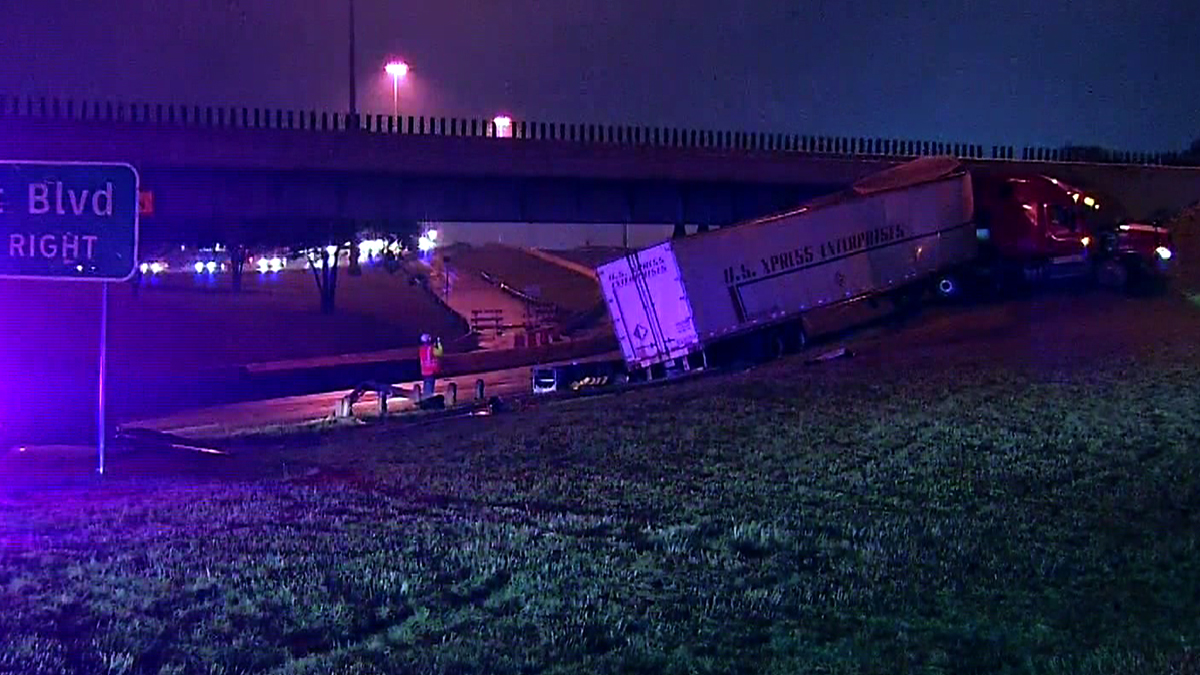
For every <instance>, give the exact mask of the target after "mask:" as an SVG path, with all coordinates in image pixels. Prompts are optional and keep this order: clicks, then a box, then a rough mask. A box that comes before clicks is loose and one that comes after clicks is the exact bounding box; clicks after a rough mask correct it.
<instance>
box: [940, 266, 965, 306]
mask: <svg viewBox="0 0 1200 675" xmlns="http://www.w3.org/2000/svg"><path fill="white" fill-rule="evenodd" d="M933 290H934V292H935V293H937V297H938V299H939V300H941V301H942V302H956V301H958V300H960V299H961V298H962V297H963V279H962V277H961V276H960V275H959V274H958V273H957V272H947V273H945V274H942V275H940V276H938V277H937V278H936V279H935V280H934V283H933Z"/></svg>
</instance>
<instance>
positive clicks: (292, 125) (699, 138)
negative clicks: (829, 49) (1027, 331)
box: [0, 95, 1200, 166]
mask: <svg viewBox="0 0 1200 675" xmlns="http://www.w3.org/2000/svg"><path fill="white" fill-rule="evenodd" d="M5 117H27V118H41V119H68V120H78V121H90V122H96V123H112V122H119V123H133V124H146V125H155V126H169V127H192V128H197V127H198V128H237V129H276V130H279V129H287V130H301V131H311V132H325V133H334V132H340V133H344V132H353V131H358V132H366V133H373V134H403V135H414V136H444V137H463V138H497V133H496V124H495V122H493V121H492V120H481V119H471V118H458V117H424V116H411V115H410V116H392V115H369V114H368V115H350V114H348V113H340V112H332V113H331V112H326V111H322V112H318V111H315V110H283V109H272V108H244V107H228V106H198V105H191V106H189V105H172V104H162V103H122V102H114V101H76V100H71V99H65V100H64V99H59V98H54V97H45V96H42V97H29V96H26V97H19V96H9V95H0V119H2V118H5ZM513 139H516V140H536V141H558V142H567V143H584V144H589V145H618V146H640V147H653V148H702V149H717V150H736V151H747V152H780V153H805V154H814V155H825V156H831V157H846V158H911V157H919V156H929V155H953V156H955V157H958V158H960V159H1003V160H1021V161H1044V162H1091V163H1104V164H1134V165H1147V166H1164V165H1166V166H1195V165H1198V164H1200V158H1196V157H1192V156H1189V155H1186V154H1184V153H1178V152H1166V153H1161V152H1160V153H1148V152H1126V151H1114V150H1106V149H1101V148H1090V147H1063V148H1050V147H1035V146H1025V147H1019V146H1012V145H980V144H974V143H954V142H943V141H918V140H905V139H895V138H867V137H844V136H809V135H799V134H780V133H762V132H740V131H716V130H709V129H681V128H673V127H645V126H614V125H603V124H577V123H571V124H567V123H561V122H557V123H556V122H536V121H526V120H514V121H513V122H512V124H511V136H503V137H501V138H499V139H498V140H513Z"/></svg>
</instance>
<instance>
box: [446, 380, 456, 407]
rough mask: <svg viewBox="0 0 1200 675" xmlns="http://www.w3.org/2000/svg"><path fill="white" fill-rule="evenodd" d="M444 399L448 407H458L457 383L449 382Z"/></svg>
mask: <svg viewBox="0 0 1200 675" xmlns="http://www.w3.org/2000/svg"><path fill="white" fill-rule="evenodd" d="M446 398H447V399H448V400H449V402H450V405H458V383H457V382H451V383H450V384H448V385H446Z"/></svg>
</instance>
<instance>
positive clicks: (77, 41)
mask: <svg viewBox="0 0 1200 675" xmlns="http://www.w3.org/2000/svg"><path fill="white" fill-rule="evenodd" d="M4 5H5V6H4V8H3V9H2V10H0V92H5V93H19V94H23V95H27V94H37V95H41V94H45V95H57V96H68V95H71V96H76V97H88V98H98V97H107V98H111V99H120V100H146V101H154V102H171V103H193V104H214V105H239V106H240V105H245V106H263V107H268V106H269V107H297V108H301V107H302V108H316V109H329V110H335V109H336V110H344V109H345V108H346V106H347V103H346V99H347V96H346V91H347V46H346V45H347V32H348V30H347V16H346V15H347V11H346V2H345V0H322V1H321V2H315V1H313V0H308V1H305V0H288V1H284V0H194V1H190V2H183V1H181V0H175V1H171V0H87V1H84V0H36V1H34V0H7V2H5V3H4ZM933 8H936V9H933ZM357 12H358V21H357V25H358V45H359V50H358V72H359V105H360V109H362V110H365V111H369V112H382V113H387V112H390V111H391V107H392V98H391V85H390V81H389V80H388V79H387V76H386V75H384V74H383V70H382V66H383V64H384V62H385V61H386V60H387V59H388V58H389V57H391V56H398V57H402V58H404V59H405V60H407V61H408V62H409V63H410V64H411V65H412V67H413V72H412V77H411V78H410V81H408V82H407V83H405V85H404V88H403V91H402V94H401V105H402V107H403V110H404V112H407V113H409V114H426V115H429V114H448V115H457V116H480V117H485V116H486V117H491V116H492V115H494V114H496V113H497V112H507V113H510V114H512V115H513V116H514V117H516V118H525V119H537V120H542V121H581V122H609V123H614V124H640V125H655V126H692V127H701V128H716V129H734V130H751V131H780V132H788V133H803V134H826V135H856V136H890V137H899V138H912V139H929V140H951V141H953V140H958V141H966V142H974V143H981V144H991V143H1011V144H1043V145H1058V144H1063V143H1067V142H1073V143H1081V144H1101V145H1107V146H1110V147H1116V148H1121V149H1129V150H1168V149H1182V148H1183V147H1185V146H1186V145H1188V144H1189V143H1190V142H1191V141H1192V140H1193V139H1194V138H1197V137H1200V67H1198V64H1200V33H1198V32H1197V31H1198V28H1197V27H1198V26H1200V2H1197V1H1196V0H1151V1H1148V0H1096V1H1095V2H1062V1H1056V0H1003V1H1001V0H971V1H970V2H968V1H966V0H943V1H938V2H925V1H919V0H876V1H875V2H870V3H866V2H863V3H855V2H844V1H841V0H828V1H826V0H820V1H815V2H807V3H803V2H797V1H796V0H791V1H786V0H746V1H739V0H687V1H684V0H543V1H541V2H539V1H537V0H504V1H494V0H486V1H485V0H436V1H435V0H357Z"/></svg>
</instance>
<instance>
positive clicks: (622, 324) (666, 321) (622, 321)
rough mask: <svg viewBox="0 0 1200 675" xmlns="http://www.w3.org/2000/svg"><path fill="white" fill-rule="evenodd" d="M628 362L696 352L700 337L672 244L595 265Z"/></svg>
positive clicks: (637, 364)
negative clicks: (697, 333)
mask: <svg viewBox="0 0 1200 675" xmlns="http://www.w3.org/2000/svg"><path fill="white" fill-rule="evenodd" d="M597 275H598V276H599V277H600V283H601V286H602V288H603V291H604V300H605V302H606V303H607V304H608V311H609V313H610V314H611V316H612V322H613V329H614V332H615V333H616V336H617V341H618V342H619V343H620V345H621V352H622V354H623V355H624V357H625V362H626V363H628V364H629V365H630V366H632V367H637V368H640V367H644V366H647V365H649V364H652V363H659V362H662V361H665V360H669V359H673V358H676V357H679V356H684V355H687V354H688V353H690V352H692V351H694V350H695V349H696V348H697V347H698V345H699V340H698V339H697V336H696V326H695V323H694V321H693V320H692V308H691V305H690V303H689V302H688V297H687V293H686V291H685V290H684V286H683V281H682V279H681V278H680V273H679V265H678V263H677V261H676V259H675V252H674V251H673V250H672V247H671V242H669V241H668V242H664V243H662V244H659V245H657V246H654V247H651V248H649V249H646V250H644V251H640V252H635V253H630V254H629V255H627V256H625V257H623V258H619V259H617V260H614V261H612V262H610V263H608V264H606V265H602V266H601V267H599V268H598V269H597Z"/></svg>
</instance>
